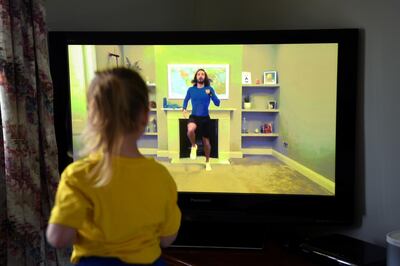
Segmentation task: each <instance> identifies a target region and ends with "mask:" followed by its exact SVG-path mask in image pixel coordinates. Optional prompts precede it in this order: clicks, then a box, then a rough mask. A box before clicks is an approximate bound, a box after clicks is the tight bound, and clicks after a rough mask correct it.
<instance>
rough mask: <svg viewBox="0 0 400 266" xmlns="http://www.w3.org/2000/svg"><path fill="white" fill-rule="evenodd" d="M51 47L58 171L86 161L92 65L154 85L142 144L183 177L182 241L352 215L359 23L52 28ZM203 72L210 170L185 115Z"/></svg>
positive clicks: (180, 179) (347, 219) (144, 150)
mask: <svg viewBox="0 0 400 266" xmlns="http://www.w3.org/2000/svg"><path fill="white" fill-rule="evenodd" d="M49 49H50V66H51V73H52V78H53V83H54V97H55V106H54V110H55V126H56V135H57V144H58V150H59V165H60V171H62V170H63V169H64V168H65V166H66V165H67V164H68V163H70V162H72V161H73V160H75V159H76V158H77V156H78V155H77V154H78V153H77V151H78V150H79V146H80V140H79V134H80V132H81V131H82V129H83V128H84V126H85V123H86V122H85V121H86V99H85V95H86V94H85V90H86V88H87V86H88V84H89V82H90V80H91V78H92V77H93V74H94V71H96V70H100V69H105V68H109V67H115V66H125V67H130V68H133V69H136V70H137V71H138V72H139V73H140V74H141V75H142V77H143V79H144V80H145V81H146V83H147V85H148V88H149V95H150V108H151V109H150V121H149V124H148V127H147V128H146V132H145V133H144V135H143V136H142V138H141V139H140V141H139V146H140V150H141V152H142V153H143V154H145V155H146V156H152V157H154V158H155V159H156V160H158V161H159V162H160V163H162V164H164V165H165V166H166V167H167V168H168V169H169V171H170V172H171V174H172V176H173V177H174V179H175V181H176V183H177V187H178V192H179V200H178V201H179V206H180V208H181V210H182V212H183V219H182V222H183V227H182V228H183V229H182V233H181V234H180V236H179V238H178V243H182V244H183V245H185V244H189V245H208V243H209V242H207V241H208V240H206V239H205V238H209V237H210V236H209V234H208V236H207V234H206V232H210V231H212V230H210V228H219V229H218V230H221V229H226V228H229V229H227V230H228V231H230V232H231V233H232V232H233V231H232V228H234V230H235V232H236V233H237V232H245V231H246V229H245V228H247V229H249V228H255V227H253V226H252V224H262V226H261V227H263V226H264V225H265V224H269V225H274V224H275V225H278V224H282V223H283V224H292V225H295V224H299V223H305V224H330V225H332V224H333V225H336V224H350V223H351V222H352V221H353V216H354V211H353V202H354V200H353V191H354V179H355V145H354V143H355V110H356V109H355V108H356V97H355V95H356V90H357V77H356V75H357V54H358V30H357V29H333V30H274V31H223V32H219V31H197V32H196V31H193V32H187V31H180V32H179V31H177V32H50V33H49ZM200 68H202V69H204V70H205V71H206V72H207V74H208V76H209V77H210V79H211V86H212V87H213V89H214V91H215V95H216V96H217V97H218V98H219V100H220V104H219V106H217V105H216V104H215V103H214V102H213V101H211V102H210V105H209V107H208V108H209V114H210V118H211V125H210V136H209V140H210V143H211V155H210V156H211V159H210V162H211V166H212V170H211V171H206V169H205V164H204V162H205V157H204V154H205V150H204V145H203V142H202V139H201V138H196V143H197V145H198V149H197V154H196V158H195V159H194V158H190V152H191V144H190V142H189V140H188V137H187V123H188V120H187V119H186V118H185V117H184V116H183V114H182V106H183V102H184V98H185V96H186V93H187V90H188V88H189V87H191V86H192V85H193V84H192V83H191V81H192V79H193V78H194V73H195V71H196V70H197V69H200ZM188 111H189V112H190V111H191V101H189V104H188ZM196 133H197V132H196ZM199 134H200V133H199ZM199 134H198V135H197V136H199ZM217 224H218V225H220V226H219V227H214V225H217ZM232 224H233V226H232ZM244 225H245V226H244ZM193 226H194V227H193ZM185 228H186V229H185ZM257 228H258V229H257V230H259V227H257ZM212 234H213V235H214V236H215V235H217V234H215V232H214V233H212ZM244 234H247V233H244ZM228 235H229V233H228ZM253 235H257V233H255V234H253ZM223 238H224V240H225V244H222V245H228V246H229V245H230V244H229V243H226V242H229V241H230V240H229V237H228V238H226V237H225V236H224V237H223ZM217 242H218V241H217ZM221 243H222V242H221ZM217 245H218V244H217ZM232 245H241V243H235V244H232ZM244 245H245V244H244Z"/></svg>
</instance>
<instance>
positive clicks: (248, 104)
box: [244, 94, 251, 109]
mask: <svg viewBox="0 0 400 266" xmlns="http://www.w3.org/2000/svg"><path fill="white" fill-rule="evenodd" d="M244 109H251V102H250V95H248V94H246V96H245V97H244Z"/></svg>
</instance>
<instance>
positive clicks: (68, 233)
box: [46, 224, 77, 248]
mask: <svg viewBox="0 0 400 266" xmlns="http://www.w3.org/2000/svg"><path fill="white" fill-rule="evenodd" d="M46 237H47V242H49V244H50V245H52V246H53V247H55V248H65V247H68V246H71V245H72V244H73V243H75V241H76V238H77V232H76V229H75V228H72V227H68V226H65V225H61V224H49V225H48V226H47V231H46Z"/></svg>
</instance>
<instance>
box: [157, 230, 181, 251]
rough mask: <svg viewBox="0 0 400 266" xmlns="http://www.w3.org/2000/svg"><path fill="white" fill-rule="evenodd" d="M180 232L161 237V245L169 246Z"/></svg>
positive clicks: (163, 246)
mask: <svg viewBox="0 0 400 266" xmlns="http://www.w3.org/2000/svg"><path fill="white" fill-rule="evenodd" d="M177 235H178V233H176V234H173V235H170V236H162V237H160V246H161V247H162V248H166V247H169V246H170V245H171V244H172V243H173V242H174V241H175V239H176V236H177Z"/></svg>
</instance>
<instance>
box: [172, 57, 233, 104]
mask: <svg viewBox="0 0 400 266" xmlns="http://www.w3.org/2000/svg"><path fill="white" fill-rule="evenodd" d="M199 68H203V69H204V70H205V71H206V72H207V75H208V78H209V79H211V80H212V82H211V84H210V86H211V87H213V88H214V90H215V93H216V94H217V96H218V98H219V99H221V100H226V99H229V65H228V64H224V65H219V64H218V65H217V64H207V65H201V64H169V65H168V98H169V99H184V98H185V96H186V92H187V90H188V88H189V87H192V86H193V84H192V80H193V78H194V74H195V73H196V71H197V70H198V69H199Z"/></svg>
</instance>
